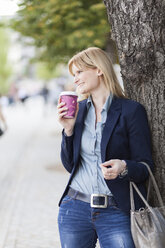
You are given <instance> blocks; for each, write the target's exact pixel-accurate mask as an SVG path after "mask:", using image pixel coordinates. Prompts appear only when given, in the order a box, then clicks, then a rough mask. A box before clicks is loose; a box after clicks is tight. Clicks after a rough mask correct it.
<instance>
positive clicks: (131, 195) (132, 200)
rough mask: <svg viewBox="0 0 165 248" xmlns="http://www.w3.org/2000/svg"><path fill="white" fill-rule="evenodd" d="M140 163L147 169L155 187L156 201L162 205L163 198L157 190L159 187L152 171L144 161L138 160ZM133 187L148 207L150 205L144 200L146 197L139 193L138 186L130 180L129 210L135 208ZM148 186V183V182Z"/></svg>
mask: <svg viewBox="0 0 165 248" xmlns="http://www.w3.org/2000/svg"><path fill="white" fill-rule="evenodd" d="M140 163H143V164H144V165H145V166H146V167H147V169H148V172H149V175H150V180H151V181H152V183H153V186H154V189H155V192H156V195H157V197H158V201H159V204H160V206H161V207H163V200H162V197H161V194H160V191H159V188H158V185H157V183H156V180H155V178H154V176H153V174H152V171H151V169H150V167H149V165H148V164H147V163H145V162H140ZM133 187H134V188H135V190H136V192H137V193H138V195H139V196H140V198H141V199H142V200H143V202H144V203H145V205H146V206H147V207H148V208H149V209H150V206H149V204H148V202H147V201H146V199H145V198H144V197H143V195H142V194H141V192H140V191H139V189H138V187H137V186H136V184H135V183H134V182H130V199H131V210H135V203H134V197H133ZM149 187H150V183H149Z"/></svg>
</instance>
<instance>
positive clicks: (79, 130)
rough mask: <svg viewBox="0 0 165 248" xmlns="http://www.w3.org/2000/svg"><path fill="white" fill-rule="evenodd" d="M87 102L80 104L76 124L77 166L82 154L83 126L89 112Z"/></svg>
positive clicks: (75, 151)
mask: <svg viewBox="0 0 165 248" xmlns="http://www.w3.org/2000/svg"><path fill="white" fill-rule="evenodd" d="M86 102H87V100H84V101H82V102H80V103H79V112H78V115H77V120H76V124H75V130H74V135H75V138H74V163H75V164H77V161H78V158H79V153H80V145H81V137H82V131H83V124H84V118H85V115H86V112H87V107H86Z"/></svg>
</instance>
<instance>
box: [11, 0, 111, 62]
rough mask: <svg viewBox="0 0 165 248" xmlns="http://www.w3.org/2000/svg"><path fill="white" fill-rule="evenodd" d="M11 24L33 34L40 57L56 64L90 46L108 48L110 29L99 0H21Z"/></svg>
mask: <svg viewBox="0 0 165 248" xmlns="http://www.w3.org/2000/svg"><path fill="white" fill-rule="evenodd" d="M11 26H12V28H13V29H15V30H16V31H18V32H20V33H21V34H22V35H23V36H28V37H31V38H33V39H32V42H31V44H33V45H35V46H36V47H38V51H37V54H38V59H39V60H42V61H45V62H48V63H49V64H51V65H53V66H54V65H55V64H57V63H59V62H60V63H61V62H66V61H67V60H68V57H70V56H72V55H73V54H74V53H76V52H77V51H79V50H81V49H84V48H86V47H88V46H99V47H101V48H105V47H106V45H107V44H106V43H107V40H108V33H109V27H108V19H107V14H106V8H105V6H104V4H103V2H100V0H88V1H86V0H79V1H77V0H70V1H66V0H49V1H45V0H33V1H32V0H22V1H21V4H20V10H19V11H18V12H17V15H16V16H15V17H14V19H12V20H11Z"/></svg>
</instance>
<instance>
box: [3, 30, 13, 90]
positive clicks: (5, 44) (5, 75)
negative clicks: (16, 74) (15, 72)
mask: <svg viewBox="0 0 165 248" xmlns="http://www.w3.org/2000/svg"><path fill="white" fill-rule="evenodd" d="M8 48H9V40H8V35H7V33H6V32H5V29H3V28H2V27H0V93H6V92H7V90H8V87H9V84H8V79H9V77H10V76H11V65H10V64H9V61H8Z"/></svg>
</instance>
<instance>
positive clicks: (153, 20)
mask: <svg viewBox="0 0 165 248" xmlns="http://www.w3.org/2000/svg"><path fill="white" fill-rule="evenodd" d="M104 3H105V5H106V8H107V13H108V18H109V22H110V24H111V29H112V37H113V39H114V40H115V41H116V44H117V49H118V56H119V62H120V66H121V74H122V78H123V81H124V87H125V91H126V94H127V96H128V97H129V98H131V99H134V100H136V101H138V102H140V103H142V104H143V105H144V107H145V108H146V111H147V114H148V119H149V123H150V128H151V134H152V150H153V160H154V163H155V177H156V179H157V182H158V185H159V188H160V191H161V194H162V197H163V200H164V202H165V193H164V192H165V1H164V0H137V1H135V0H104ZM152 202H153V203H157V200H155V197H154V192H152Z"/></svg>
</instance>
